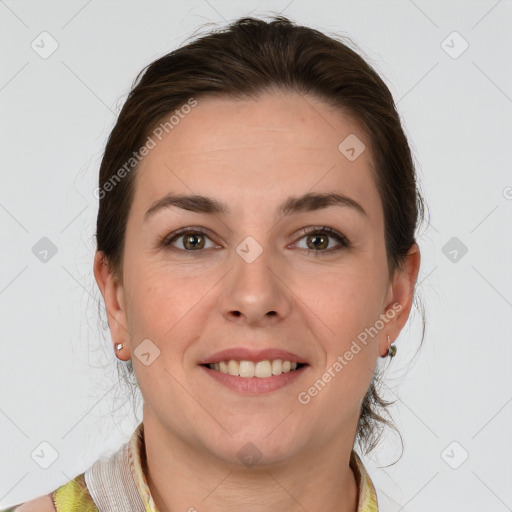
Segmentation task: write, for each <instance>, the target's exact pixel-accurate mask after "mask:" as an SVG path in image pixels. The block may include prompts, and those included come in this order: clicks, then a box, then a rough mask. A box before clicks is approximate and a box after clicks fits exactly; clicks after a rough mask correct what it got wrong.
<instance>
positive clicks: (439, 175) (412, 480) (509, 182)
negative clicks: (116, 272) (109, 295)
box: [0, 0, 512, 512]
mask: <svg viewBox="0 0 512 512" xmlns="http://www.w3.org/2000/svg"><path fill="white" fill-rule="evenodd" d="M277 13H282V14H284V15H286V16H288V17H289V18H290V19H292V20H293V21H296V22H298V23H301V24H306V25H309V26H311V27H314V28H318V29H320V30H323V31H325V32H327V33H332V34H339V35H348V36H349V37H351V38H352V39H353V40H354V42H355V43H356V44H357V45H358V46H359V48H360V50H361V52H363V53H364V55H365V57H366V58H367V59H368V60H369V62H370V63H371V64H372V65H373V66H374V67H375V68H376V70H377V71H378V72H379V73H380V74H381V75H382V76H383V78H384V80H385V81H386V83H387V84H388V86H389V87H390V89H391V91H392V93H393V95H394V97H395V101H396V103H397V107H398V109H399V112H400V115H401V117H402V120H403V123H404V127H405V129H406V132H407V135H408V136H409V139H410V143H411V146H412V149H413V152H414V157H415V160H416V164H417V169H418V176H419V179H420V181H421V186H422V190H423V193H424V195H425V198H426V200H427V203H428V205H429V210H430V224H428V225H424V226H423V228H422V229H421V231H420V234H419V236H418V240H419V243H420V248H421V250H422V265H421V272H420V277H419V279H418V289H417V290H418V294H419V296H420V297H421V299H422V301H423V303H424V305H425V310H426V316H427V331H426V334H425V340H424V344H423V347H422V348H421V350H420V351H419V352H418V353H417V354H416V355H415V353H416V351H417V349H418V346H419V341H420V331H421V322H420V315H419V314H418V312H417V311H416V310H414V311H413V313H412V315H411V319H410V322H409V324H408V326H407V327H406V329H404V331H402V333H401V335H400V337H399V338H398V340H397V342H396V345H397V347H398V355H397V356H396V358H395V359H394V360H393V362H392V364H391V365H390V366H389V371H388V377H387V380H386V389H387V395H386V396H387V397H388V398H391V399H395V400H396V404H395V406H393V408H392V409H391V412H392V414H393V418H394V420H395V422H396V424H397V426H398V428H399V429H400V432H401V434H402V438H403V443H404V451H403V454H402V456H401V458H400V455H401V445H400V440H399V438H398V437H397V435H396V434H393V433H392V432H391V431H389V430H386V431H385V433H384V436H383V438H382V441H381V443H380V444H379V446H378V448H377V449H376V451H375V453H374V454H373V455H372V456H371V457H366V458H364V459H363V460H364V462H365V464H366V467H367V469H368V471H369V472H370V475H371V477H372V479H373V481H374V483H375V486H376V488H377V492H378V497H379V503H380V506H381V510H382V512H389V511H398V510H404V511H408V512H413V511H414V512H427V511H428V512H431V511H432V510H437V511H450V512H477V511H478V512H481V511H482V510H485V511H486V512H492V511H495V512H501V511H506V510H512V485H511V482H512V436H511V434H510V433H511V432H512V375H511V374H512V372H511V368H512V366H511V363H512V343H511V318H512V272H511V271H510V268H511V262H512V236H511V234H512V230H511V225H512V224H511V220H512V172H511V169H512V155H511V146H512V144H511V142H512V73H511V65H510V62H511V59H510V57H511V55H512V51H511V50H512V35H511V30H510V27H511V26H512V2H511V1H510V0H502V1H494V0H493V1H464V2H462V1H461V2H455V1H426V0H423V1H422V0H415V1H412V0H403V1H360V2H356V1H340V0H338V1H316V2H309V1H306V0H292V1H290V0H283V1H258V2H256V1H246V2H235V1H228V0H197V1H190V2H176V1H167V2H165V1H138V2H133V1H126V0H123V1H108V2H106V1H100V0H88V1H87V0H80V1H74V0H73V1H71V0H66V1H59V2H49V1H47V2H35V1H13V0H0V43H1V44H0V48H1V50H0V51H1V55H2V60H1V66H0V108H1V113H0V119H1V124H0V130H1V136H0V140H1V151H0V173H1V182H0V183H1V185H0V233H1V240H2V243H1V258H2V260H1V266H0V328H1V353H0V386H1V387H0V390H1V398H0V432H1V434H2V435H1V436H0V506H2V507H6V506H8V505H11V504H15V503H18V502H21V501H23V500H26V499H29V498H33V497H35V496H38V495H40V494H43V493H46V492H50V491H51V490H53V489H55V488H56V487H57V486H59V485H62V484H63V483H64V482H66V481H68V480H70V479H71V478H73V477H74V476H76V475H77V474H78V473H80V472H82V471H85V470H86V469H87V468H88V467H89V466H90V465H91V464H92V463H93V462H94V461H95V460H96V459H97V458H99V457H100V456H102V455H107V454H110V453H112V452H113V451H115V450H117V449H118V447H119V446H120V445H121V444H123V443H124V442H126V441H127V440H128V439H129V437H130V435H131V433H132V432H133V429H134V428H135V426H136V425H137V423H138V418H137V417H136V416H134V415H133V413H132V411H131V405H130V402H129V401H128V402H126V401H125V398H124V397H126V400H129V395H128V391H127V390H126V389H125V388H123V387H122V386H121V385H120V384H119V381H118V376H117V372H116V369H115V368H116V367H115V357H114V355H113V351H112V345H111V342H110V337H109V332H108V330H105V329H104V327H105V323H104V318H105V317H104V315H103V316H100V315H99V311H98V303H99V299H100V293H99V291H98V289H97V287H96V283H95V281H94V276H93V273H92V262H93V256H94V249H95V246H94V238H93V236H94V233H95V221H96V213H97V207H98V201H97V199H96V197H95V196H94V194H93V191H94V189H95V187H96V186H97V183H96V182H97V175H98V168H99V163H100V160H101V156H102V150H103V148H104V144H105V142H106V138H107V136H108V133H109V131H110V129H111V128H112V126H113V123H114V121H115V118H116V114H117V113H118V112H119V109H120V107H121V105H122V103H123V101H124V99H125V98H126V94H127V92H128V90H129V87H130V85H131V83H132V80H133V79H134V78H135V76H136V74H137V73H138V72H139V71H140V70H141V69H142V68H143V67H144V66H145V65H147V64H148V63H150V62H151V61H152V60H154V59H155V58H157V57H159V56H161V55H163V54H165V53H167V52H169V51H171V50H173V49H174V48H176V47H178V46H179V45H181V44H182V43H183V42H184V41H185V40H186V39H187V38H188V37H190V36H191V35H192V34H193V32H194V31H196V30H197V29H199V28H201V27H202V26H203V25H205V24H206V23H213V24H215V26H222V25H225V24H226V22H229V21H232V20H234V19H236V18H238V17H240V16H242V15H249V14H250V15H254V16H258V15H272V14H277ZM41 247H43V249H41ZM44 250H46V251H48V252H47V253H44ZM43 260H45V261H43ZM101 305H102V307H103V304H102V303H101ZM139 419H140V410H139ZM43 454H44V456H43ZM43 459H44V460H43ZM397 459H399V460H398V462H396V463H395V464H392V463H393V462H394V461H396V460H397ZM42 465H43V466H44V465H48V468H47V469H45V468H44V467H42Z"/></svg>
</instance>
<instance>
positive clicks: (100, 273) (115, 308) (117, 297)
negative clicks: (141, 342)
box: [94, 251, 130, 361]
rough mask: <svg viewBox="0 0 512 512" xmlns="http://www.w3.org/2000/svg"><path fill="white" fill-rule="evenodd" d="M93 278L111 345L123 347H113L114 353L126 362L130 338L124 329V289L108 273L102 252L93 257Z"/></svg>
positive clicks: (125, 324)
mask: <svg viewBox="0 0 512 512" xmlns="http://www.w3.org/2000/svg"><path fill="white" fill-rule="evenodd" d="M94 277H95V278H96V283H97V284H98V287H99V289H100V291H101V294H102V295H103V300H104V301H105V307H106V309H107V316H108V325H109V328H110V334H111V337H112V343H113V344H114V345H115V344H117V343H122V344H123V345H124V347H123V348H122V349H121V350H115V348H114V347H113V350H114V353H115V354H116V356H117V357H118V358H119V359H122V360H123V361H126V360H128V359H129V354H130V347H129V342H130V338H129V335H128V329H127V327H126V326H127V325H128V323H127V321H126V319H127V315H126V306H125V296H124V287H123V284H122V281H121V280H117V279H116V278H115V276H114V274H113V273H112V272H111V271H110V269H109V266H108V261H107V257H106V256H105V254H104V253H103V252H102V251H96V254H95V256H94Z"/></svg>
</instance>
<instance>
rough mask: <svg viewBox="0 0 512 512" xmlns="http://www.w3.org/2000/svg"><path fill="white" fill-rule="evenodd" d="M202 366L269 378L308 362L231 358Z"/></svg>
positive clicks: (225, 371) (243, 375)
mask: <svg viewBox="0 0 512 512" xmlns="http://www.w3.org/2000/svg"><path fill="white" fill-rule="evenodd" d="M201 366H204V367H205V368H208V369H210V370H214V371H216V372H220V373H222V374H224V375H231V376H233V377H242V378H257V379H268V378H271V377H273V376H279V375H282V374H283V373H290V372H295V371H297V370H300V369H301V368H303V367H304V366H307V365H306V363H298V362H297V361H288V360H282V359H272V360H270V359H265V360H262V361H246V360H240V361H237V360H234V359H229V360H225V361H219V362H217V363H206V364H203V365H201Z"/></svg>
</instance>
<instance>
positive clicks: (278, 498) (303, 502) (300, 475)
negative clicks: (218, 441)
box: [142, 415, 359, 512]
mask: <svg viewBox="0 0 512 512" xmlns="http://www.w3.org/2000/svg"><path fill="white" fill-rule="evenodd" d="M343 441H345V442H341V443H339V442H338V443H334V444H325V445H324V446H322V449H321V450H316V453H315V454H314V455H313V454H311V453H308V454H307V455H305V456H304V455H302V456H296V457H294V458H293V460H286V461H284V462H279V463H275V464H268V465H266V466H262V467H259V465H258V466H254V467H243V466H242V467H241V466H240V465H239V464H238V465H237V464H234V463H229V462H226V461H223V460H219V459H218V458H217V457H215V456H213V455H211V454H210V453H206V451H205V450H204V449H203V450H201V449H199V448H198V447H195V446H192V445H190V444H189V443H187V442H185V441H184V440H183V439H180V438H179V437H177V436H174V435H172V434H170V433H169V431H168V430H167V429H165V428H164V427H162V426H161V424H160V423H159V422H157V421H156V418H155V417H153V416H151V415H150V416H148V417H146V416H145V417H144V446H143V450H142V451H143V454H142V462H143V470H144V473H145V475H146V479H147V482H148V486H149V489H150V492H151V496H152V498H153V501H154V502H155V505H156V507H157V508H158V510H159V511H160V512H174V511H190V512H194V511H199V512H202V511H208V512H221V511H222V512H230V511H234V510H240V509H242V508H243V509H244V510H246V511H247V512H267V511H268V510H281V511H283V512H296V511H297V512H299V511H300V512H304V510H307V511H308V512H316V511H322V512H323V511H325V510H336V511H337V512H357V504H358V494H359V493H358V486H357V483H356V480H355V476H354V473H353V471H352V469H351V468H350V466H349V464H350V455H351V451H352V444H351V443H349V442H346V441H350V439H346V440H343Z"/></svg>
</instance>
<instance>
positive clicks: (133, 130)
mask: <svg viewBox="0 0 512 512" xmlns="http://www.w3.org/2000/svg"><path fill="white" fill-rule="evenodd" d="M349 45H353V43H352V42H351V41H350V40H349V39H347V38H345V39H344V42H342V41H341V38H339V39H338V38H334V37H329V36H327V35H325V34H323V33H321V32H319V31H317V30H314V29H311V28H308V27H304V26H299V25H297V24H295V23H293V22H291V21H290V20H288V19H287V18H285V17H283V16H276V17H274V18H273V19H272V20H270V21H268V22H267V21H263V20H260V19H255V18H250V17H245V18H241V19H239V20H237V21H235V22H233V23H232V24H230V25H229V26H227V27H225V28H223V29H218V30H214V31H211V32H210V33H208V34H206V35H203V36H201V37H198V38H197V39H195V40H194V41H192V42H190V43H188V44H187V45H185V46H182V47H181V48H178V49H177V50H174V51H172V52H170V53H168V54H167V55H164V56H163V57H161V58H159V59H158V60H156V61H154V62H152V63H151V64H150V65H148V66H147V67H146V68H145V69H143V70H142V71H141V72H140V73H139V75H138V76H137V78H136V79H135V81H134V84H133V87H132V89H131V91H130V93H129V95H128V98H127V100H126V102H125V104H124V106H123V108H122V110H121V112H120V114H119V117H118V120H117V123H116V125H115V126H114V128H113V130H112V132H111V134H110V136H109V139H108V142H107V145H106V149H105V152H104V156H103V160H102V162H101V167H100V174H99V190H100V192H101V193H100V194H99V198H100V202H99V211H98V217H97V232H96V238H97V249H98V251H103V253H104V254H105V256H106V257H107V260H108V264H109V267H110V269H111V271H112V272H113V273H114V275H115V276H116V277H118V278H119V277H120V276H122V263H123V249H124V238H125V229H126V223H127V218H128V213H129V209H130V205H131V202H132V199H133V195H134V178H135V172H136V168H137V165H136V163H137V162H136V160H135V159H133V158H132V157H133V155H134V154H135V152H137V151H138V150H139V149H140V148H141V147H142V146H143V145H144V143H145V141H146V139H147V138H148V136H149V135H150V133H151V132H152V131H153V130H154V129H155V127H157V126H158V125H159V123H161V122H162V120H163V119H165V118H166V117H168V116H169V115H170V114H171V113H172V112H174V111H176V109H178V108H180V107H181V106H183V105H185V104H187V102H188V101H189V100H190V98H196V99H197V98H199V97H201V96H205V95H208V96H212V95H221V96H229V97H234V98H237V97H238V98H243V97H257V96H258V95H259V94H261V93H262V92H265V91H268V90H281V91H294V92H298V93H300V94H309V95H312V96H315V97H317V98H319V99H321V100H323V101H325V102H327V103H328V104H330V105H333V106H335V107H337V108H339V109H340V110H343V111H344V112H347V113H349V114H350V115H351V116H352V117H353V118H354V119H355V120H357V121H359V123H360V125H361V126H362V128H363V129H364V130H365V132H366V133H367V135H368V137H369V139H370V141H371V150H372V155H373V157H374V164H375V169H376V170H378V171H376V172H375V180H376V184H377V188H378V191H379V194H380V197H381V200H382V204H383V210H384V222H385V240H386V253H387V259H388V269H389V275H390V277H391V276H392V275H393V273H394V272H395V270H397V269H398V268H401V266H402V264H403V262H404V258H405V255H406V254H407V251H408V250H409V249H410V248H411V246H412V244H413V243H415V230H416V228H417V226H418V222H419V220H420V219H421V220H423V204H424V203H423V200H422V197H421V194H420V192H419V189H418V186H417V180H416V176H415V169H414V164H413V160H412V155H411V151H410V148H409V144H408V141H407V138H406V136H405V134H404V131H403V129H402V126H401V123H400V118H399V115H398V113H397V110H396V107H395V104H394V101H393V97H392V95H391V92H390V91H389V89H388V87H387V86H386V84H385V83H384V82H383V80H382V79H381V78H380V77H379V75H378V74H377V73H376V72H375V71H374V69H373V68H372V67H371V66H370V65H369V64H368V63H367V62H366V61H365V60H364V59H363V58H362V57H361V56H360V55H358V53H356V52H355V51H354V50H353V49H351V48H350V47H349ZM340 142H341V141H340ZM127 162H130V166H129V168H127V167H126V163H127ZM122 168H124V169H125V172H124V173H122V175H123V177H122V179H117V181H116V182H115V183H114V182H113V180H112V178H113V177H115V175H116V173H117V176H118V177H119V170H120V169H122ZM130 171H131V172H130ZM109 183H110V184H111V185H110V186H109ZM107 191H108V192H107ZM106 192H107V193H106ZM415 299H416V297H415ZM424 330H425V326H424V314H423V334H422V340H423V336H424ZM119 364H120V365H122V366H123V367H124V366H126V368H127V371H128V375H129V376H130V377H131V378H133V368H132V366H131V361H129V363H128V364H127V365H125V364H123V363H119ZM118 370H119V367H118ZM378 383H379V381H378V372H376V374H375V375H374V378H373V380H372V383H371V385H370V387H369V389H368V392H367V394H366V396H365V399H364V401H363V405H362V409H361V415H360V419H359V425H358V428H357V435H356V439H357V441H358V442H359V444H360V446H361V448H362V449H363V451H364V452H365V453H368V452H370V451H371V450H373V448H374V447H375V446H376V444H377V442H378V440H379V438H380V434H381V431H382V427H383V425H388V426H390V427H391V428H393V429H394V430H396V431H397V429H396V428H395V427H394V425H393V424H392V423H391V422H389V421H388V420H386V419H385V418H384V417H383V416H382V415H381V414H382V413H386V414H387V411H386V410H385V409H386V407H387V406H389V405H390V404H392V403H393V402H387V401H385V400H383V399H382V398H381V397H380V396H379V394H378V393H377V385H378ZM397 432H398V431H397Z"/></svg>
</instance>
